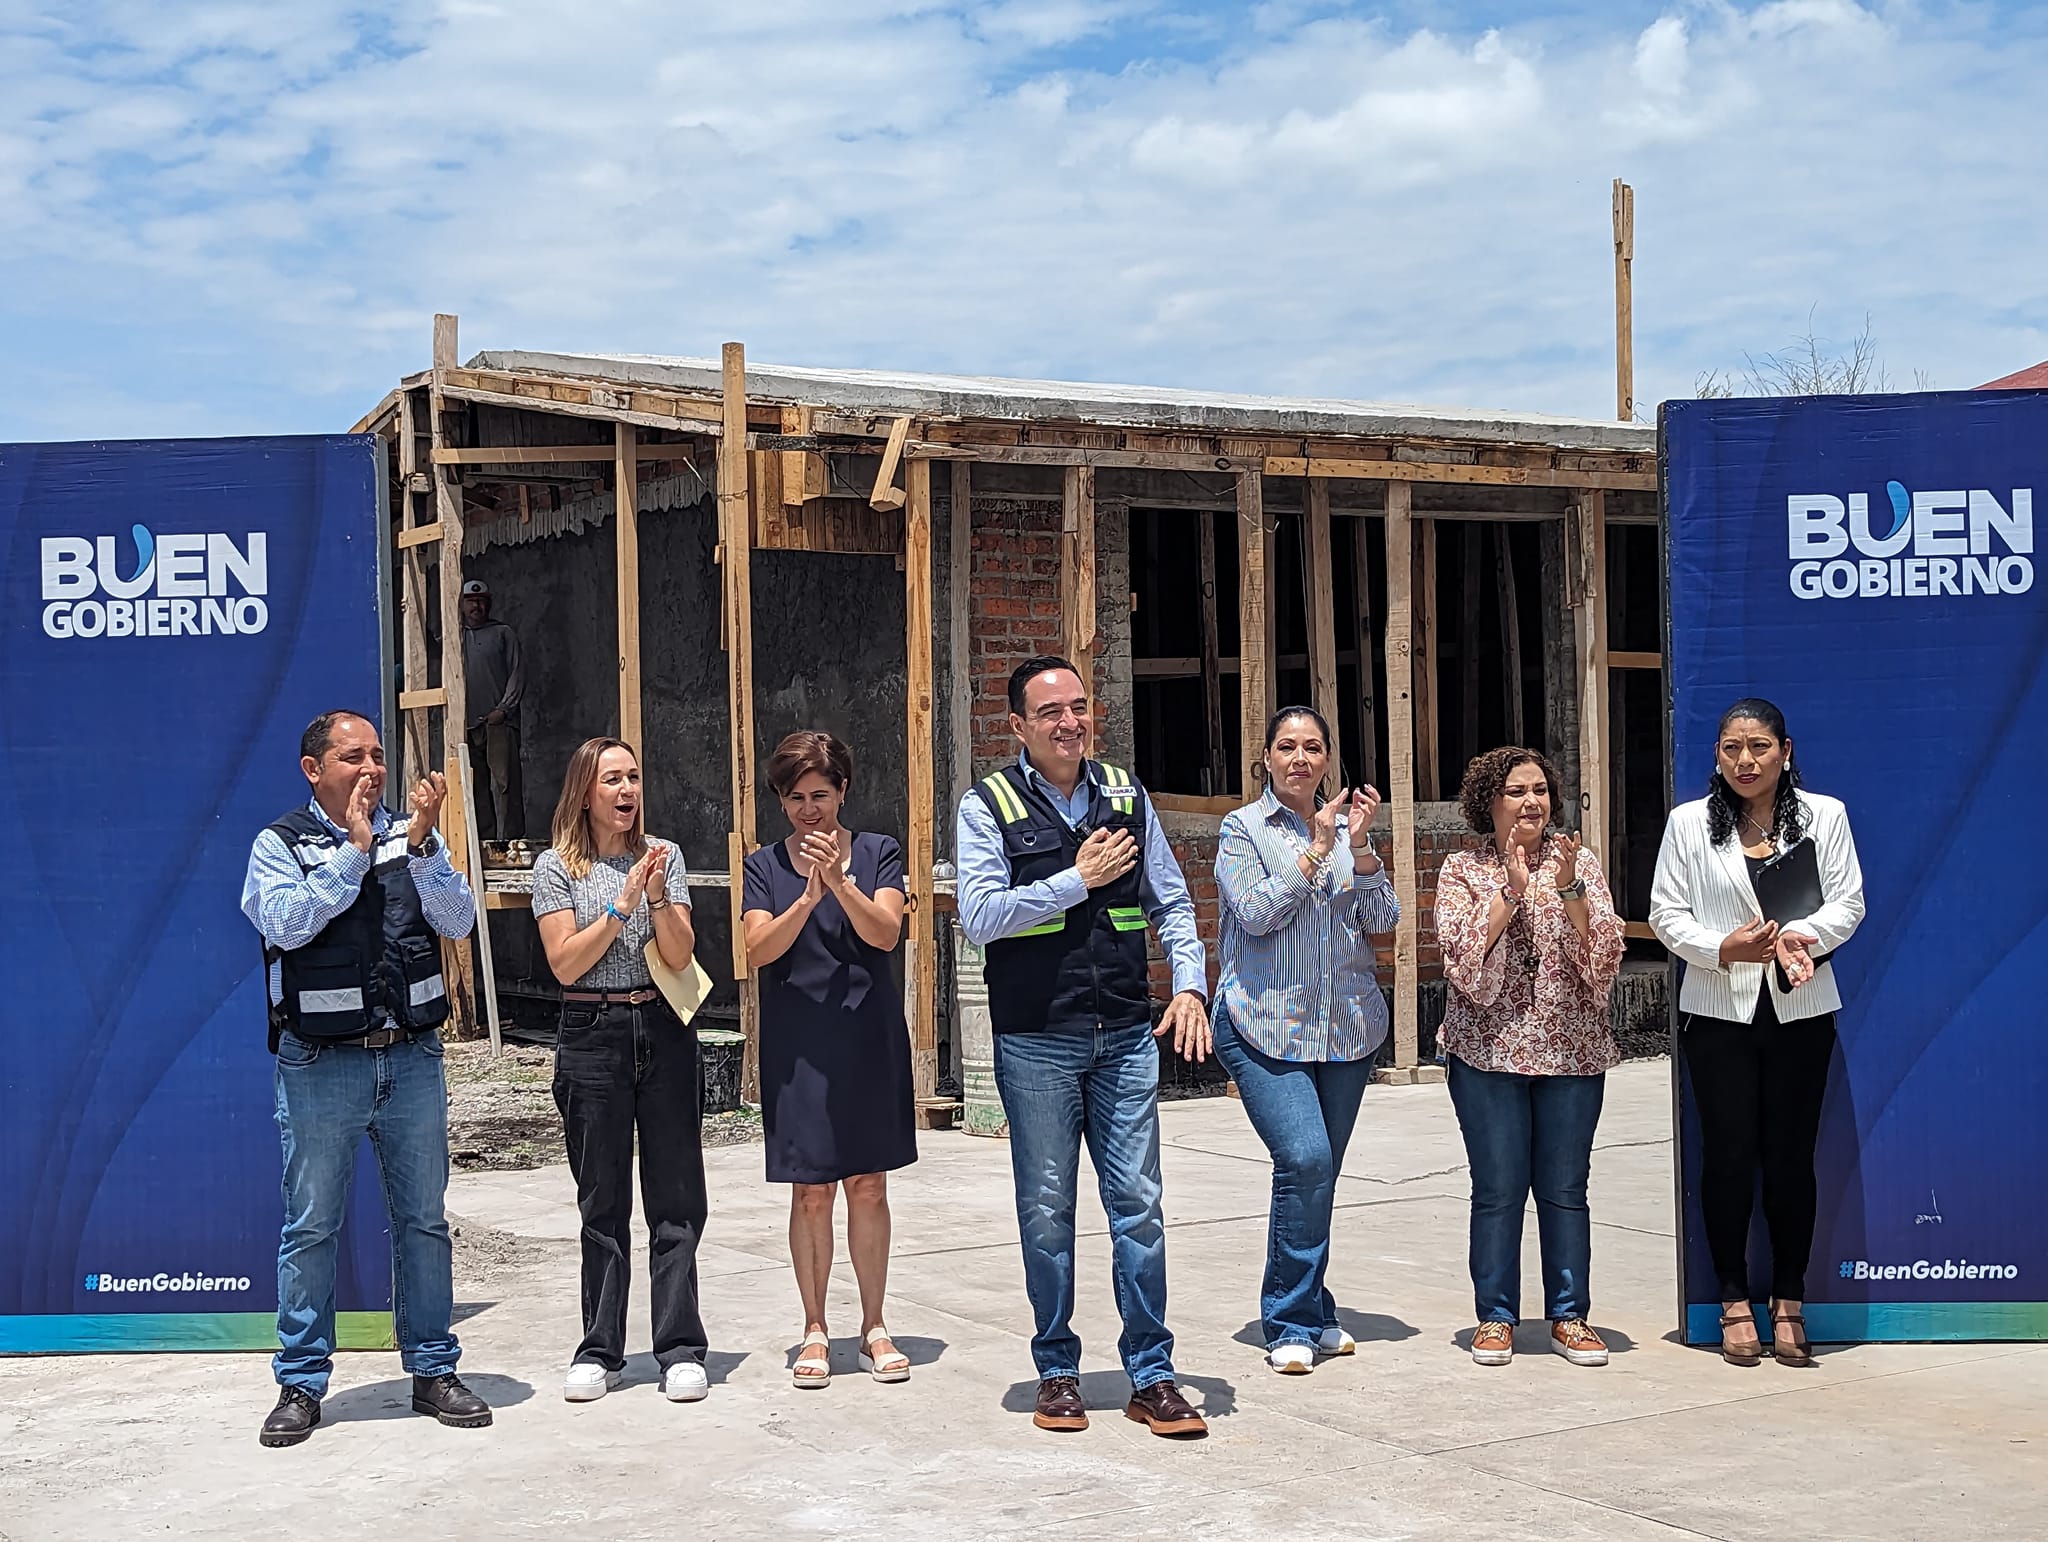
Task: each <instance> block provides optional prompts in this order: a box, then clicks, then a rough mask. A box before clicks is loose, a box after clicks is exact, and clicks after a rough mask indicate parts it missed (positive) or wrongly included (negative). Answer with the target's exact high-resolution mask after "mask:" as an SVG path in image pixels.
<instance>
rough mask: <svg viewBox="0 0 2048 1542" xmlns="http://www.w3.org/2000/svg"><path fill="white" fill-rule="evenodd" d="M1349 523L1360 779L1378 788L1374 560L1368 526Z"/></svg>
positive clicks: (1362, 521) (1389, 570) (1359, 521)
mask: <svg viewBox="0 0 2048 1542" xmlns="http://www.w3.org/2000/svg"><path fill="white" fill-rule="evenodd" d="M1350 523H1351V581H1352V589H1353V594H1354V597H1355V598H1356V600H1357V605H1358V613H1357V616H1356V621H1357V627H1356V633H1357V639H1358V756H1357V759H1358V779H1359V781H1361V782H1370V783H1372V784H1373V785H1374V786H1378V785H1379V783H1378V777H1379V766H1378V761H1379V711H1378V696H1377V686H1376V683H1375V681H1374V677H1373V668H1372V664H1373V644H1374V642H1375V641H1377V640H1378V636H1379V634H1378V630H1377V629H1376V628H1375V627H1374V626H1373V620H1372V558H1371V555H1370V554H1369V553H1368V552H1367V550H1366V545H1365V537H1366V522H1365V521H1364V520H1363V519H1354V520H1352V521H1351V522H1350ZM1387 571H1388V572H1389V573H1391V572H1393V569H1392V568H1389V569H1387ZM1388 678H1389V679H1391V678H1393V677H1392V676H1388Z"/></svg>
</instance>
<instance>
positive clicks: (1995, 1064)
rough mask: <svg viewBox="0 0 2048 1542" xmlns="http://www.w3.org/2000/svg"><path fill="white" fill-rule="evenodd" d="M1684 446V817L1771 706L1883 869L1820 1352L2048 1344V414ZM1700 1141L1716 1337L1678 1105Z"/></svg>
mask: <svg viewBox="0 0 2048 1542" xmlns="http://www.w3.org/2000/svg"><path fill="white" fill-rule="evenodd" d="M1661 427H1662V432H1663V467H1664V479H1665V511H1664V513H1665V539H1666V543H1667V544H1666V551H1665V561H1666V574H1667V588H1668V596H1669V604H1668V609H1667V615H1668V617H1669V622H1668V625H1669V628H1670V637H1669V664H1670V676H1669V679H1670V685H1671V700H1672V708H1671V710H1672V733H1671V745H1672V756H1673V762H1674V767H1675V769H1674V784H1675V785H1674V798H1675V800H1677V801H1685V800H1689V799H1692V798H1696V797H1699V796H1700V795H1701V794H1702V793H1704V791H1705V789H1706V784H1707V778H1708V776H1709V774H1710V773H1711V771H1712V770H1713V765H1714V734H1715V730H1716V727H1717V726H1718V722H1719V718H1720V715H1721V713H1722V712H1723V711H1724V710H1726V708H1727V707H1728V706H1729V705H1730V703H1732V702H1734V701H1735V700H1736V699H1737V698H1739V697H1743V696H1752V695H1753V696H1764V697H1768V698H1770V699H1771V700H1773V701H1775V702H1777V703H1778V705H1779V706H1781V707H1782V708H1784V711H1785V716H1786V720H1787V725H1788V728H1789V730H1790V733H1791V736H1792V739H1793V742H1794V743H1795V745H1796V746H1797V754H1796V759H1797V763H1798V764H1799V766H1800V769H1801V774H1802V776H1803V777H1804V779H1805V783H1806V785H1807V786H1808V787H1809V788H1811V789H1813V790H1814V791H1816V792H1824V793H1829V794H1832V795H1833V796H1835V797H1838V798H1841V799H1842V800H1844V802H1845V803H1846V804H1847V805H1848V810H1849V818H1850V822H1851V825H1852V826H1853V828H1854V831H1855V836H1856V843H1857V850H1858V853H1859V855H1860V856H1861V858H1862V864H1863V873H1864V884H1865V897H1866V900H1867V903H1868V907H1869V908H1868V913H1867V915H1866V916H1865V919H1864V922H1863V926H1862V929H1861V930H1860V931H1859V932H1858V933H1857V934H1856V936H1855V938H1854V939H1853V940H1852V941H1851V942H1850V943H1849V944H1848V945H1847V946H1845V947H1844V948H1842V949H1841V951H1840V952H1839V953H1837V954H1836V955H1835V957H1834V960H1833V963H1834V968H1835V974H1836V978H1837V980H1838V982H1839V984H1840V987H1841V990H1842V996H1843V1003H1844V1004H1843V1009H1842V1011H1841V1013H1840V1015H1839V1018H1838V1025H1839V1030H1840V1049H1839V1052H1838V1056H1837V1060H1836V1064H1835V1066H1834V1068H1833V1070H1832V1072H1831V1081H1830V1085H1829V1088H1828V1094H1827V1103H1826V1108H1825V1113H1824V1115H1823V1119H1822V1124H1821V1133H1820V1150H1819V1156H1818V1163H1817V1171H1818V1175H1819V1183H1820V1191H1819V1192H1820V1218H1819V1225H1818V1228H1817V1230H1816V1233H1815V1236H1814V1246H1813V1259H1812V1264H1811V1267H1810V1269H1809V1271H1808V1276H1807V1291H1808V1294H1809V1297H1810V1299H1809V1301H1808V1303H1807V1307H1806V1315H1807V1321H1808V1324H1809V1330H1810V1333H1811V1336H1812V1337H1813V1338H1814V1339H1816V1340H1836V1341H1843V1340H1875V1339H1979V1338H1985V1339H1994V1338H1995V1339H2014V1338H2043V1337H2048V1229H2044V1228H2043V1227H2042V1226H2041V1225H2040V1224H2039V1222H2038V1217H2039V1214H2040V1199H2039V1183H2040V1174H2041V1173H2042V1172H2043V1171H2048V1120H2044V1119H2043V1117H2042V1110H2043V1109H2044V1108H2048V1038H2044V1036H2043V1035H2042V1033H2041V1031H2040V1021H2041V1012H2042V1002H2043V1001H2044V1000H2048V939H2044V937H2043V936H2042V934H2041V928H2042V925H2043V921H2044V919H2048V863H2044V862H2043V861H2042V860H2041V859H2040V858H2039V857H2038V856H2037V855H2036V854H2035V853H2034V850H2033V848H2032V844H2031V843H2032V840H2033V834H2032V833H2031V832H2033V831H2034V830H2035V829H2036V827H2037V826H2039V825H2040V823H2041V808H2042V803H2041V799H2040V797H2039V791H2040V787H2041V783H2042V771H2043V767H2044V766H2048V680H2044V678H2043V659H2044V647H2048V586H2044V584H2043V583H2042V581H2041V578H2040V575H2039V574H2038V572H2037V564H2038V563H2039V561H2040V560H2041V559H2040V556H2039V554H2037V552H2036V550H2035V545H2034V530H2035V526H2034V496H2035V493H2036V491H2037V490H2044V488H2048V394H2043V393H2038V392H1996V391H1993V392H1952V393H1929V394H1922V395H1911V396H1873V397H1819V398H1792V399H1783V400H1764V401H1699V402H1671V403H1667V404H1666V405H1665V407H1664V409H1663V412H1662V415H1661ZM1673 1074H1674V1075H1680V1072H1679V1071H1678V1070H1676V1069H1674V1073H1673ZM1682 1080H1683V1078H1682V1076H1681V1083H1682ZM1679 1139H1680V1153H1681V1172H1682V1185H1683V1189H1684V1206H1683V1209H1684V1219H1683V1224H1682V1238H1683V1240H1682V1252H1683V1263H1682V1275H1683V1280H1682V1283H1683V1295H1682V1299H1683V1302H1684V1303H1685V1322H1686V1336H1687V1338H1688V1340H1689V1341H1691V1342H1694V1343H1711V1342H1716V1341H1718V1339H1719V1336H1720V1328H1719V1320H1718V1319H1719V1305H1718V1302H1717V1301H1716V1297H1717V1295H1718V1291H1717V1290H1716V1288H1715V1283H1714V1272H1713V1269H1712V1267H1711V1264H1710V1262H1709V1259H1708V1257H1707V1252H1706V1243H1705V1239H1704V1233H1703V1229H1702V1227H1701V1224H1700V1214H1699V1199H1698V1173H1699V1148H1698V1130H1697V1125H1696V1123H1695V1120H1694V1115H1693V1109H1692V1105H1691V1098H1690V1092H1689V1089H1686V1088H1684V1087H1683V1086H1682V1085H1681V1089H1680V1135H1679ZM1750 1256H1751V1262H1752V1267H1753V1269H1754V1268H1755V1266H1756V1265H1758V1264H1759V1263H1761V1262H1762V1261H1764V1260H1766V1259H1767V1258H1768V1256H1769V1255H1768V1249H1767V1245H1766V1244H1765V1243H1764V1242H1763V1240H1762V1225H1761V1220H1760V1219H1759V1222H1758V1226H1757V1232H1756V1236H1755V1237H1754V1238H1753V1240H1752V1245H1751V1253H1750ZM1752 1283H1753V1284H1754V1285H1756V1286H1757V1287H1758V1295H1759V1297H1761V1294H1762V1288H1763V1286H1764V1285H1765V1277H1764V1276H1763V1275H1762V1274H1761V1273H1758V1274H1756V1276H1755V1278H1754V1279H1753V1282H1752Z"/></svg>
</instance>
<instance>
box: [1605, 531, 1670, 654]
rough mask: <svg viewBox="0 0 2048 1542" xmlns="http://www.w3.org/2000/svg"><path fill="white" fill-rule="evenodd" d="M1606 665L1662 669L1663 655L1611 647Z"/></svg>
mask: <svg viewBox="0 0 2048 1542" xmlns="http://www.w3.org/2000/svg"><path fill="white" fill-rule="evenodd" d="M1608 523H1609V524H1610V525H1611V524H1613V523H1614V521H1613V520H1609V521H1608ZM1607 667H1608V668H1609V669H1662V668H1663V667H1664V655H1663V654H1661V653H1625V652H1623V651H1621V650H1620V649H1618V648H1617V649H1611V650H1609V652H1608V654H1607Z"/></svg>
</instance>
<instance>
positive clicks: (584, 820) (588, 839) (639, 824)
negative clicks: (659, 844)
mask: <svg viewBox="0 0 2048 1542" xmlns="http://www.w3.org/2000/svg"><path fill="white" fill-rule="evenodd" d="M606 750H624V751H625V752H626V753H627V754H628V755H631V756H632V757H633V764H634V765H635V766H637V765H639V764H640V757H639V755H638V754H637V753H635V751H634V749H633V746H632V745H630V744H628V743H627V742H626V741H625V740H624V739H607V738H600V739H585V740H584V741H583V742H582V743H581V744H579V745H577V746H576V753H575V754H573V755H571V756H570V757H569V769H568V770H567V771H565V772H564V773H563V774H562V795H561V797H559V798H557V799H556V800H555V822H554V827H553V829H552V831H551V836H552V840H553V844H554V848H555V855H556V856H557V857H559V858H561V861H562V866H563V868H564V869H566V870H567V872H568V874H569V876H570V877H571V878H575V879H584V878H588V877H589V876H590V867H591V864H592V863H593V862H595V861H596V860H597V833H596V832H595V831H594V830H592V829H591V826H590V790H591V789H592V788H593V787H595V786H596V785H597V763H598V761H600V760H601V759H603V758H604V752H605V751H606ZM626 851H627V853H628V855H630V856H631V857H632V858H633V859H634V860H635V861H636V862H637V861H638V860H639V859H640V858H641V857H643V856H645V855H646V854H647V805H646V802H645V801H644V798H643V801H642V803H641V805H640V811H639V812H638V813H637V814H635V815H634V817H633V828H632V830H631V831H629V832H628V833H627V836H626Z"/></svg>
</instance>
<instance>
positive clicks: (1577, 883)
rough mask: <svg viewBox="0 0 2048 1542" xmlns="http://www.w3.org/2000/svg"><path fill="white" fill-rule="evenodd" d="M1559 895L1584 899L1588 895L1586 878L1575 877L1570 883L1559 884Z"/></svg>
mask: <svg viewBox="0 0 2048 1542" xmlns="http://www.w3.org/2000/svg"><path fill="white" fill-rule="evenodd" d="M1557 897H1558V898H1559V899H1568V900H1574V899H1584V898H1585V897H1586V880H1585V879H1583V878H1574V879H1573V880H1572V881H1571V882H1570V883H1561V884H1559V885H1558V886H1557Z"/></svg>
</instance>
